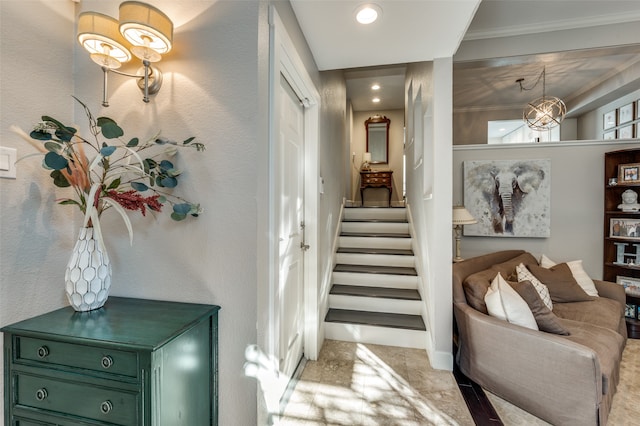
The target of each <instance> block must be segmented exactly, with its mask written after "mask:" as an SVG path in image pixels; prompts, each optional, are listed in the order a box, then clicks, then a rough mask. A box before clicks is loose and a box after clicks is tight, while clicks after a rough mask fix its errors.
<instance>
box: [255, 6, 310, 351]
mask: <svg viewBox="0 0 640 426" xmlns="http://www.w3.org/2000/svg"><path fill="white" fill-rule="evenodd" d="M281 74H282V75H283V76H284V77H285V79H286V80H287V81H288V82H289V84H290V85H291V87H292V88H293V90H294V92H295V93H296V95H297V96H298V97H299V98H300V99H302V100H303V106H304V167H305V171H304V175H305V180H304V217H305V230H304V233H305V243H306V244H307V245H309V249H308V250H306V251H305V252H304V254H303V262H304V289H303V298H304V302H303V304H304V306H303V309H304V316H303V318H304V349H303V353H304V356H306V357H307V358H309V359H317V356H318V351H319V348H318V346H319V345H318V334H319V325H320V318H319V317H320V311H319V306H318V305H319V304H318V265H319V262H318V253H319V250H318V242H319V235H318V207H319V201H320V194H319V119H320V96H319V94H318V91H317V89H316V87H315V85H314V83H313V81H312V80H311V77H310V76H309V74H308V72H307V70H306V68H305V66H304V63H303V62H302V60H301V59H300V56H299V55H298V52H297V50H296V48H295V45H294V43H293V42H292V40H291V38H290V37H289V35H288V33H287V31H286V28H285V26H284V24H283V22H282V20H281V18H280V16H279V15H278V13H277V11H276V9H275V6H273V5H271V6H270V7H269V238H270V242H269V299H268V300H269V308H268V311H269V315H268V318H269V326H268V331H267V334H268V337H267V341H268V349H267V350H268V352H269V354H271V355H275V356H277V354H278V353H279V345H280V342H279V333H280V331H279V330H280V325H279V318H278V312H279V311H278V307H277V301H278V297H277V290H278V284H279V270H278V269H279V268H278V264H279V262H278V252H279V241H278V234H277V230H278V220H279V215H280V212H279V200H278V199H276V196H277V195H278V194H277V192H276V189H277V184H278V182H277V172H276V167H277V164H278V159H277V143H278V140H277V138H278V126H277V122H276V120H277V117H278V115H277V114H276V111H277V105H278V102H279V92H278V87H279V85H280V75H281Z"/></svg>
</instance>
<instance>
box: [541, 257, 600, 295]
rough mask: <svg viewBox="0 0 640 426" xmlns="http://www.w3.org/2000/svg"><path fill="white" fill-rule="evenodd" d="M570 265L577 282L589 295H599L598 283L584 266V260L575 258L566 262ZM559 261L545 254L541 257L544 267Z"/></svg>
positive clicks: (554, 264)
mask: <svg viewBox="0 0 640 426" xmlns="http://www.w3.org/2000/svg"><path fill="white" fill-rule="evenodd" d="M566 263H567V265H569V269H571V273H572V274H573V278H575V280H576V282H577V283H578V285H579V286H580V287H582V289H583V290H584V292H585V293H587V294H588V295H589V296H598V290H597V289H596V285H595V284H594V283H593V280H592V279H591V277H589V274H587V272H586V271H585V270H584V268H583V267H582V260H573V261H571V262H566ZM557 264H558V263H557V262H554V261H553V260H551V259H549V258H548V257H547V256H545V255H544V254H543V255H542V258H541V259H540V266H542V267H544V268H550V267H552V266H556V265H557Z"/></svg>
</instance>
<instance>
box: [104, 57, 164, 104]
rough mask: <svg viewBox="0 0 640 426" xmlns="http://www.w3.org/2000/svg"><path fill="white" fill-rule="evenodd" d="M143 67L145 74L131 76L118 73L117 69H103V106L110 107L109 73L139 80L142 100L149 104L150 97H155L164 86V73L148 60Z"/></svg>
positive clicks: (144, 61)
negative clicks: (108, 91) (108, 92)
mask: <svg viewBox="0 0 640 426" xmlns="http://www.w3.org/2000/svg"><path fill="white" fill-rule="evenodd" d="M142 65H143V67H144V74H143V75H140V74H130V73H126V72H122V71H118V70H115V69H110V68H107V67H104V66H103V67H101V68H102V72H103V73H104V76H103V84H102V106H104V107H108V106H109V101H108V99H107V76H108V73H109V72H114V73H116V74H119V75H123V76H125V77H132V78H137V79H138V87H139V88H140V90H142V92H143V93H144V95H143V97H142V100H143V101H144V102H145V103H148V102H149V95H153V94H155V93H158V91H159V90H160V86H162V73H161V72H160V70H159V69H158V68H156V67H154V66H153V65H151V63H150V62H149V61H147V60H143V61H142Z"/></svg>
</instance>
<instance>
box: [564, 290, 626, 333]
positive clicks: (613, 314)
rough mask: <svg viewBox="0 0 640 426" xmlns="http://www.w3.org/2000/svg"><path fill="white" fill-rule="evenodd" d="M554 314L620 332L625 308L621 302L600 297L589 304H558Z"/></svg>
mask: <svg viewBox="0 0 640 426" xmlns="http://www.w3.org/2000/svg"><path fill="white" fill-rule="evenodd" d="M553 306H554V308H553V312H554V313H555V314H556V315H557V316H558V317H560V318H565V319H570V320H574V321H580V322H586V323H589V324H594V325H597V326H600V327H604V328H608V329H609V330H613V331H615V332H617V331H618V329H619V326H620V321H621V318H622V317H623V316H624V307H623V306H622V305H621V304H620V302H618V301H616V300H613V299H607V298H606V297H598V298H595V299H594V300H591V301H589V302H571V303H556V304H555V305H553Z"/></svg>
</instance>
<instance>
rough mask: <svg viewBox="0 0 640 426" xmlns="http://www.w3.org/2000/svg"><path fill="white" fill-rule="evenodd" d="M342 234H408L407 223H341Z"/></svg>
mask: <svg viewBox="0 0 640 426" xmlns="http://www.w3.org/2000/svg"><path fill="white" fill-rule="evenodd" d="M342 232H359V233H371V234H408V233H409V224H408V223H390V222H373V223H366V222H365V223H360V222H342Z"/></svg>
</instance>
